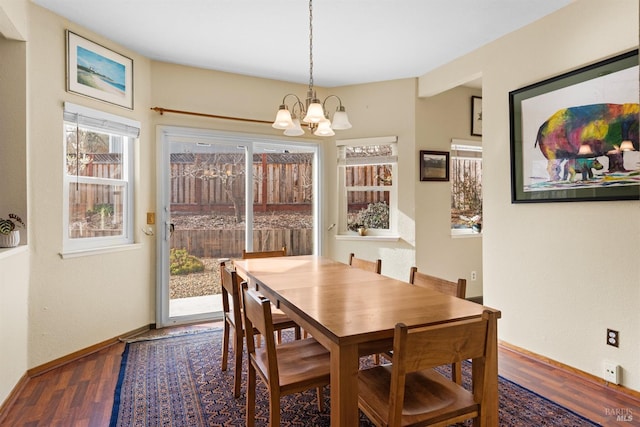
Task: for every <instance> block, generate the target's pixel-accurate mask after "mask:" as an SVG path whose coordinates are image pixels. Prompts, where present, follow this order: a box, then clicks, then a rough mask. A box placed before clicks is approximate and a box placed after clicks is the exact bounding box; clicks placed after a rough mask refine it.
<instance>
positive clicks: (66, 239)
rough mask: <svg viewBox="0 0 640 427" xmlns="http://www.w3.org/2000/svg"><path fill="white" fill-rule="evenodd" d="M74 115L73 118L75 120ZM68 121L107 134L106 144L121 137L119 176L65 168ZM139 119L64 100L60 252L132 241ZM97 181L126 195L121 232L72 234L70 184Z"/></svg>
mask: <svg viewBox="0 0 640 427" xmlns="http://www.w3.org/2000/svg"><path fill="white" fill-rule="evenodd" d="M74 118H75V121H74ZM69 123H71V124H75V125H77V126H78V127H79V128H82V129H87V130H89V131H96V132H101V133H105V134H109V138H110V141H109V144H110V145H111V144H113V143H114V142H115V141H114V140H113V137H114V136H116V137H120V138H119V139H120V142H119V143H121V144H122V172H121V177H120V178H117V179H116V178H104V177H90V176H77V175H75V174H70V173H68V171H67V141H66V126H67V125H68V124H69ZM139 132H140V123H139V122H137V121H135V120H131V119H128V118H125V117H120V116H116V115H113V114H109V113H105V112H103V111H99V110H94V109H91V108H87V107H83V106H79V105H76V104H72V103H69V102H65V104H64V114H63V129H62V135H63V137H62V143H63V159H62V165H63V208H62V209H63V214H62V248H63V251H62V254H61V255H62V256H63V258H64V257H65V256H73V254H81V253H90V252H95V251H96V250H109V249H114V248H116V247H121V246H130V245H133V244H134V212H135V206H134V200H135V199H134V180H135V155H134V153H135V144H136V143H137V141H138V137H139ZM76 182H77V183H80V184H97V185H110V186H117V187H121V188H122V189H123V190H124V191H125V192H126V195H125V197H123V199H122V234H119V235H117V236H100V237H87V238H71V237H70V235H69V232H70V230H69V218H70V211H69V203H70V190H69V189H70V187H71V185H72V184H75V183H76Z"/></svg>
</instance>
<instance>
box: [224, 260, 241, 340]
mask: <svg viewBox="0 0 640 427" xmlns="http://www.w3.org/2000/svg"><path fill="white" fill-rule="evenodd" d="M220 274H221V282H220V283H221V284H222V310H223V314H224V315H225V317H226V316H228V317H229V320H230V321H231V322H233V326H234V327H235V326H236V325H237V327H238V328H239V329H242V300H241V298H242V297H241V295H240V281H239V280H238V275H237V274H236V272H235V270H233V269H232V268H230V267H228V266H225V265H224V264H222V265H221V266H220Z"/></svg>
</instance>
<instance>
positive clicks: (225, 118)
mask: <svg viewBox="0 0 640 427" xmlns="http://www.w3.org/2000/svg"><path fill="white" fill-rule="evenodd" d="M151 109H152V110H153V111H156V112H158V113H160V115H163V114H164V113H175V114H187V115H189V116H199V117H209V118H213V119H224V120H237V121H241V122H251V123H268V124H271V123H272V122H269V121H266V120H256V119H245V118H243V117H231V116H219V115H217V114H206V113H197V112H194V111H183V110H172V109H170V108H162V107H152V108H151Z"/></svg>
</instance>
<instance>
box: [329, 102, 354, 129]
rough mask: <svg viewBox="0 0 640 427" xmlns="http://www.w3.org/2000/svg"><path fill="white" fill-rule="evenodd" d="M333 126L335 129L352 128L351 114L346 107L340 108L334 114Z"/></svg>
mask: <svg viewBox="0 0 640 427" xmlns="http://www.w3.org/2000/svg"><path fill="white" fill-rule="evenodd" d="M331 128H332V129H335V130H344V129H351V123H349V116H347V112H346V111H345V110H344V107H340V108H338V111H336V113H335V114H334V115H333V124H332V125H331Z"/></svg>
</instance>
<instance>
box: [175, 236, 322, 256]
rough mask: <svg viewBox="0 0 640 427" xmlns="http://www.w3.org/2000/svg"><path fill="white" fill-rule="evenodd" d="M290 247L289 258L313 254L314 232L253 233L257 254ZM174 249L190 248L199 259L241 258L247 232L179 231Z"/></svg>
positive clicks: (188, 249) (192, 253)
mask: <svg viewBox="0 0 640 427" xmlns="http://www.w3.org/2000/svg"><path fill="white" fill-rule="evenodd" d="M283 246H286V248H287V254H289V255H310V254H312V253H313V229H297V230H291V229H271V230H255V231H254V232H253V249H254V250H255V251H272V250H276V249H280V248H282V247H283ZM171 247H172V248H178V249H186V250H187V252H189V254H191V255H194V256H197V257H199V258H239V257H240V256H242V250H243V249H244V248H245V246H244V230H176V231H174V232H173V235H172V236H171Z"/></svg>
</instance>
